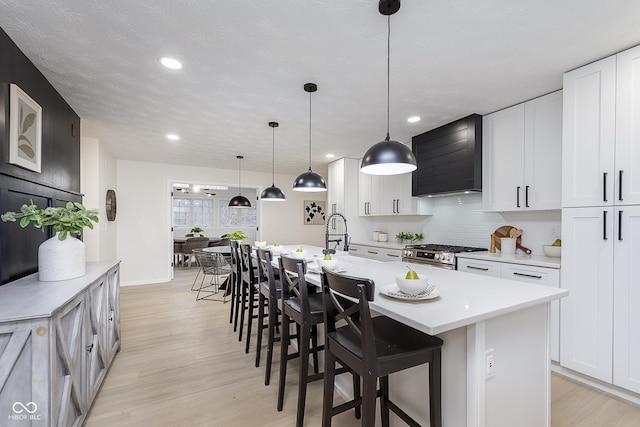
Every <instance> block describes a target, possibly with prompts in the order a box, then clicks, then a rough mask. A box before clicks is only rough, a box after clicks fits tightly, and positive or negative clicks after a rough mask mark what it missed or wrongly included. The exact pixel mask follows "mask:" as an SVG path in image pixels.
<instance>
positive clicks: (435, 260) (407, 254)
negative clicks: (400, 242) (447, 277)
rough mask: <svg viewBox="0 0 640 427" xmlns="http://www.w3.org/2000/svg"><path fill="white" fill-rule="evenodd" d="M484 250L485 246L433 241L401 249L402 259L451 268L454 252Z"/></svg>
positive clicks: (453, 264) (454, 260)
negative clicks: (447, 243)
mask: <svg viewBox="0 0 640 427" xmlns="http://www.w3.org/2000/svg"><path fill="white" fill-rule="evenodd" d="M486 250H487V248H474V247H471V246H455V245H442V244H433V243H426V244H416V245H407V246H405V247H404V249H403V250H402V261H405V262H417V263H420V264H431V265H435V266H438V267H443V268H449V269H453V268H454V267H455V265H456V256H455V254H457V253H460V252H480V251H486Z"/></svg>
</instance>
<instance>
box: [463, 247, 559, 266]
mask: <svg viewBox="0 0 640 427" xmlns="http://www.w3.org/2000/svg"><path fill="white" fill-rule="evenodd" d="M456 256H457V257H458V258H469V259H477V260H480V261H496V262H505V263H508V264H520V265H531V266H535V267H547V268H560V258H553V257H548V256H543V255H527V254H521V253H517V254H515V255H502V254H501V253H500V252H495V253H491V252H489V251H487V252H462V253H459V254H456Z"/></svg>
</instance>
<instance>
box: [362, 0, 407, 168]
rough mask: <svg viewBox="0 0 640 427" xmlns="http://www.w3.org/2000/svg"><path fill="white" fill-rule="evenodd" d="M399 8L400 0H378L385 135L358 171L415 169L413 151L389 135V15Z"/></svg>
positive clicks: (369, 150)
mask: <svg viewBox="0 0 640 427" xmlns="http://www.w3.org/2000/svg"><path fill="white" fill-rule="evenodd" d="M399 9H400V0H380V2H379V3H378V11H379V12H380V13H381V14H383V15H386V16H387V137H386V138H385V139H384V141H380V142H378V143H377V144H374V145H373V146H371V147H370V148H369V149H368V150H367V152H366V153H365V154H364V156H363V157H362V164H361V165H360V171H361V172H362V173H366V174H370V175H399V174H402V173H408V172H412V171H414V170H416V168H417V162H416V157H415V156H414V155H413V152H412V151H411V149H410V148H409V147H407V146H406V145H405V144H403V143H401V142H399V141H395V140H393V139H391V138H390V137H389V104H390V102H389V98H390V96H389V75H390V65H389V64H390V59H389V58H390V56H391V15H393V14H394V13H396V12H397V11H398V10H399Z"/></svg>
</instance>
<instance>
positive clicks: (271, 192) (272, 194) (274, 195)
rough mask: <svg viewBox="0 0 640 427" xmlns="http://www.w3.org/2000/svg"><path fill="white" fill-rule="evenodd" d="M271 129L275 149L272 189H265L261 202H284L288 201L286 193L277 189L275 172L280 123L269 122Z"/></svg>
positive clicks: (273, 150)
mask: <svg viewBox="0 0 640 427" xmlns="http://www.w3.org/2000/svg"><path fill="white" fill-rule="evenodd" d="M269 127H270V128H271V129H273V145H272V147H273V149H272V153H271V154H272V157H271V158H272V163H271V187H267V188H265V189H264V191H263V192H262V194H260V200H264V201H266V202H284V201H285V200H287V198H286V197H284V193H283V192H282V190H280V189H279V188H278V187H276V180H275V173H276V172H275V170H276V164H275V162H276V160H275V159H276V136H275V135H276V129H275V128H277V127H278V122H269Z"/></svg>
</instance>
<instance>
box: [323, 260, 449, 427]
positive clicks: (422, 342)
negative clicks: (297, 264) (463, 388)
mask: <svg viewBox="0 0 640 427" xmlns="http://www.w3.org/2000/svg"><path fill="white" fill-rule="evenodd" d="M321 280H322V297H323V311H324V320H325V330H326V335H325V353H324V356H325V357H324V360H325V363H324V366H325V379H324V396H323V404H322V426H323V427H328V426H331V418H332V417H333V416H334V415H336V414H339V413H341V412H344V411H345V410H346V409H349V408H350V407H351V406H352V405H360V404H361V405H362V419H361V421H362V426H363V427H369V426H373V425H375V410H376V399H377V397H380V412H381V421H382V426H383V427H386V426H389V410H391V411H393V412H394V413H395V414H396V415H398V416H399V417H400V418H401V419H402V420H403V421H405V422H406V423H407V424H409V425H411V426H419V424H418V423H417V422H416V421H415V420H414V419H413V418H411V417H410V416H409V415H408V414H407V413H406V412H404V411H403V410H402V409H400V408H399V407H398V406H397V405H396V404H395V403H393V402H391V401H390V400H389V375H391V374H393V373H395V372H399V371H402V370H405V369H408V368H412V367H414V366H418V365H421V364H424V363H428V364H429V426H430V427H440V426H441V425H442V412H441V372H440V371H441V351H442V345H443V341H442V340H441V339H440V338H438V337H435V336H431V335H427V334H425V333H423V332H420V331H418V330H417V329H414V328H412V327H410V326H407V325H405V324H403V323H400V322H398V321H396V320H393V319H391V318H389V317H386V316H376V317H372V316H371V310H370V308H369V302H370V301H373V299H374V297H375V284H374V282H373V281H372V280H370V279H364V278H357V277H350V276H344V275H341V274H338V273H334V272H332V271H330V270H328V269H326V268H322V275H321ZM344 297H347V298H351V300H347V299H345V298H344ZM346 301H348V302H346ZM351 301H357V303H356V304H354V303H353V302H351ZM345 323H346V324H345ZM338 325H340V326H338ZM336 360H338V361H339V362H340V364H341V365H343V366H344V364H346V365H347V366H348V367H349V368H351V369H353V370H354V372H356V373H357V374H359V375H360V376H361V377H362V399H361V400H360V399H357V398H356V399H354V400H353V401H352V402H350V404H348V405H345V404H342V405H339V406H337V407H335V408H334V406H333V393H334V380H335V366H336ZM378 379H379V380H380V389H378V384H377V382H378Z"/></svg>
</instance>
